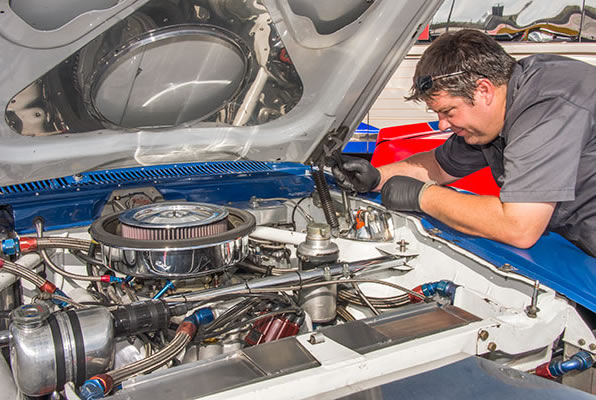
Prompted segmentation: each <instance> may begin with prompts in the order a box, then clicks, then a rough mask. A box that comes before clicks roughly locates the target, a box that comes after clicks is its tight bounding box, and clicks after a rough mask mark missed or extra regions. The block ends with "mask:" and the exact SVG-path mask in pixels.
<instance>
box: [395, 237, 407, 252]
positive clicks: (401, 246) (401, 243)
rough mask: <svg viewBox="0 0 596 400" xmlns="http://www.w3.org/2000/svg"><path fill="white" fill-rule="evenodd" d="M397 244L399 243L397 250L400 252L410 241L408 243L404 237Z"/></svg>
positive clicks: (404, 249)
mask: <svg viewBox="0 0 596 400" xmlns="http://www.w3.org/2000/svg"><path fill="white" fill-rule="evenodd" d="M397 244H399V251H400V253H403V252H405V251H406V250H407V249H408V245H409V244H410V243H408V242H406V241H405V240H404V239H402V240H400V241H399V242H397Z"/></svg>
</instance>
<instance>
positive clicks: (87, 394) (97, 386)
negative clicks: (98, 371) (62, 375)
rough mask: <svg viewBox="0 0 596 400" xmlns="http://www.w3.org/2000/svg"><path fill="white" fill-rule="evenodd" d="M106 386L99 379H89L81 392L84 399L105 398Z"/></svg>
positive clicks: (95, 399)
mask: <svg viewBox="0 0 596 400" xmlns="http://www.w3.org/2000/svg"><path fill="white" fill-rule="evenodd" d="M104 391H105V388H104V387H103V385H102V384H101V382H100V380H99V379H89V380H86V381H85V383H83V385H82V386H81V390H80V391H79V394H80V395H81V399H83V400H97V399H103V398H104V395H105V393H104Z"/></svg>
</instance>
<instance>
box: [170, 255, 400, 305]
mask: <svg viewBox="0 0 596 400" xmlns="http://www.w3.org/2000/svg"><path fill="white" fill-rule="evenodd" d="M405 260H406V258H405V257H400V256H381V257H377V258H372V259H368V260H362V261H353V262H349V263H337V264H333V265H331V266H329V268H315V269H312V270H308V271H294V272H288V273H287V274H283V275H279V276H268V277H265V278H258V279H253V280H251V281H247V282H245V283H239V284H236V285H230V286H223V287H219V288H213V289H206V290H201V291H198V292H192V293H186V294H184V295H174V296H169V297H166V298H165V299H164V300H165V301H166V302H172V303H176V302H180V301H183V302H184V301H203V300H209V299H213V298H216V297H220V296H225V295H227V294H232V293H238V292H241V291H244V290H248V291H250V290H252V289H262V288H271V287H278V286H282V287H283V286H293V285H298V284H301V283H306V282H314V281H320V280H323V279H326V277H333V278H337V277H340V276H352V275H357V276H359V275H361V274H366V273H372V272H378V271H382V270H385V269H389V268H395V267H399V266H403V265H404V262H405Z"/></svg>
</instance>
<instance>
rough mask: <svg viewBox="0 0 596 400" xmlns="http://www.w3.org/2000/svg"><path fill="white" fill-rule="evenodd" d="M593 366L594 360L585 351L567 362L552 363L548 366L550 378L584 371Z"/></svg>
mask: <svg viewBox="0 0 596 400" xmlns="http://www.w3.org/2000/svg"><path fill="white" fill-rule="evenodd" d="M593 364H594V358H592V355H591V354H590V353H588V352H587V351H580V352H579V353H576V354H574V355H573V356H571V358H570V359H569V360H567V361H553V362H551V363H550V365H549V366H548V369H549V372H550V373H551V375H552V376H561V375H563V374H565V373H567V372H569V371H573V370H577V371H585V370H586V369H588V368H590V367H591V366H592V365H593Z"/></svg>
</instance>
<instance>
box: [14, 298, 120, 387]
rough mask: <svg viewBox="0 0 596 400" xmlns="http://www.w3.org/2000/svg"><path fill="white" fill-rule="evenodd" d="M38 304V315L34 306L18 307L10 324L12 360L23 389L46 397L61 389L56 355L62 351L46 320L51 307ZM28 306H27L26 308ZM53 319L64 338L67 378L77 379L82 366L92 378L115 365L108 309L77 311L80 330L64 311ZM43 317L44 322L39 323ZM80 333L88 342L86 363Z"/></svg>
mask: <svg viewBox="0 0 596 400" xmlns="http://www.w3.org/2000/svg"><path fill="white" fill-rule="evenodd" d="M37 306H39V307H40V308H38V315H34V314H35V310H34V309H33V308H31V307H28V308H27V306H23V307H21V308H18V309H16V310H15V311H14V314H13V323H12V324H11V326H10V336H11V337H10V355H11V359H10V363H11V367H12V371H13V376H14V379H15V382H16V384H17V386H18V387H19V389H20V390H21V391H22V392H23V393H25V394H26V395H28V396H42V395H46V394H49V393H52V392H53V391H54V390H56V389H61V387H58V386H59V385H58V384H59V382H58V375H57V374H58V373H57V370H56V368H57V367H56V358H57V357H58V355H59V353H60V350H59V349H56V347H55V344H54V343H55V342H54V334H55V332H52V329H51V327H50V325H49V323H48V320H47V319H45V320H43V318H45V315H46V313H47V309H45V310H43V308H44V307H45V306H42V305H36V307H37ZM24 307H26V308H27V309H26V310H23V309H22V308H24ZM23 316H24V317H25V320H23V318H22V317H23ZM50 318H56V322H57V326H58V330H59V333H60V337H61V338H62V345H63V346H62V347H63V348H62V351H63V354H64V356H63V357H64V364H65V371H64V373H65V380H66V381H74V380H76V377H77V371H78V370H77V369H78V368H85V371H86V378H88V377H90V376H92V375H95V374H98V373H101V372H105V371H106V370H107V369H108V368H109V367H110V366H111V365H112V363H113V360H114V327H113V322H112V314H111V313H110V312H109V311H108V310H107V308H104V307H90V308H86V309H82V310H78V311H76V318H78V321H79V324H80V327H81V332H80V333H77V332H75V329H74V328H73V326H72V324H71V321H70V319H69V318H68V316H67V315H66V314H65V313H64V312H57V313H54V314H53V315H52V316H51V317H50ZM29 320H31V323H30V322H29ZM40 320H43V322H42V323H39V321H40ZM76 335H80V336H79V337H78V338H79V339H81V340H82V343H83V345H84V357H85V365H77V358H76V354H77V341H76ZM78 350H79V351H81V349H78ZM78 383H79V384H81V383H82V382H78Z"/></svg>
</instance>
